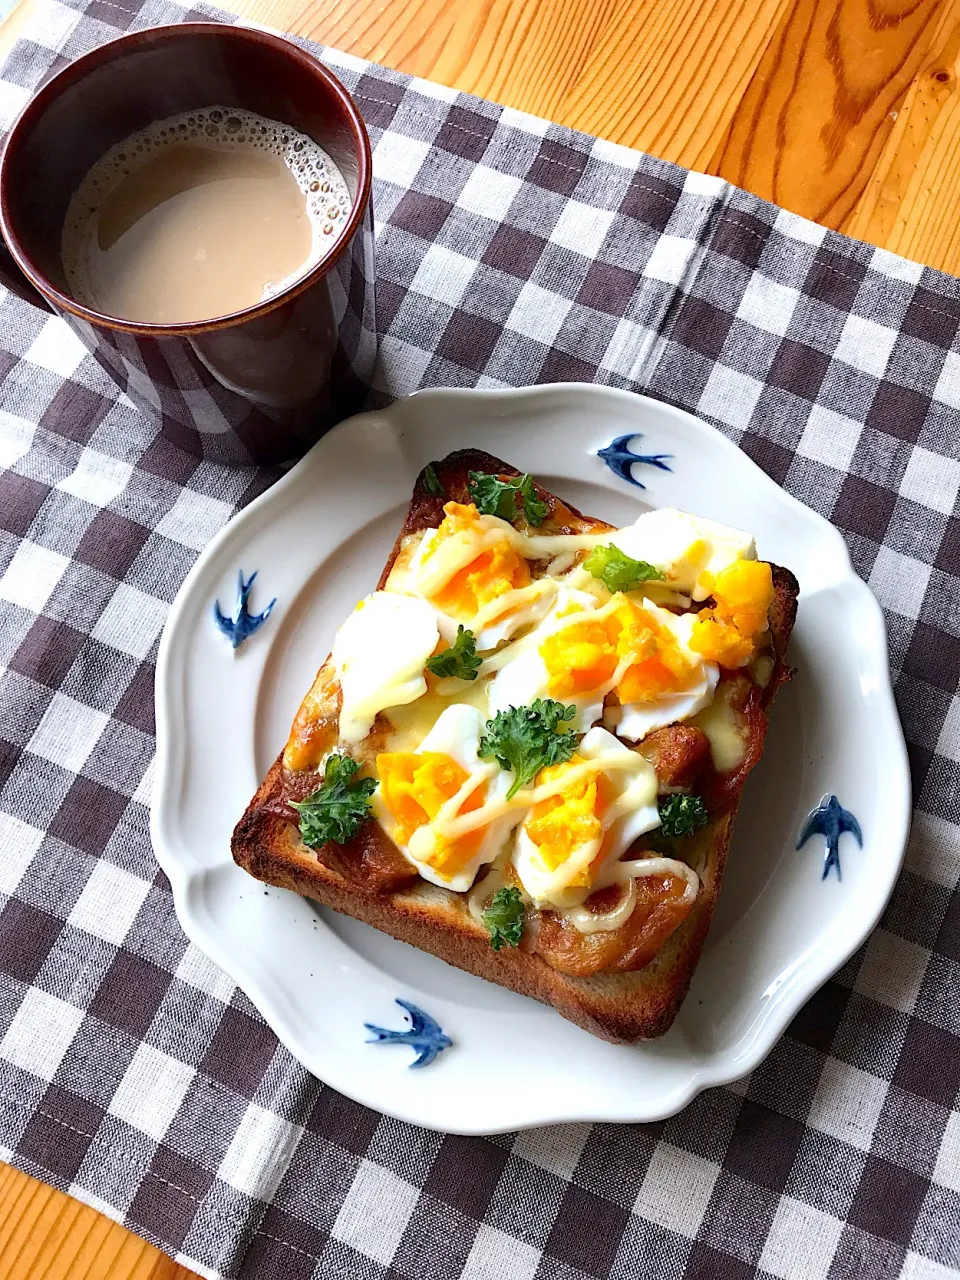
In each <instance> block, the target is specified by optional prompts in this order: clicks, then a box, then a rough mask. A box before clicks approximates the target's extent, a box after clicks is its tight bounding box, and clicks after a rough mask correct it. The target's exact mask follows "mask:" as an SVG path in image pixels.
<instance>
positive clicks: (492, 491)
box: [467, 471, 550, 525]
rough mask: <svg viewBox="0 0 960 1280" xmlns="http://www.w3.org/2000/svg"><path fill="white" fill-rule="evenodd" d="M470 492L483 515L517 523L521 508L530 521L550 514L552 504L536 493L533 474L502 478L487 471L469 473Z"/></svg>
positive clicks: (468, 485)
mask: <svg viewBox="0 0 960 1280" xmlns="http://www.w3.org/2000/svg"><path fill="white" fill-rule="evenodd" d="M467 492H468V493H469V494H470V497H471V499H472V501H473V503H474V505H475V506H476V508H477V510H478V511H479V512H480V514H481V515H482V516H499V517H500V519H501V520H509V521H510V522H511V523H515V522H516V521H517V519H518V518H519V516H520V511H521V508H520V507H518V505H517V501H518V499H519V500H520V502H521V503H522V510H523V514H524V516H526V519H527V524H532V525H540V524H543V522H544V520H545V519H546V518H547V513H548V512H549V510H550V508H549V507H548V506H547V504H546V503H545V502H541V501H540V499H539V498H538V497H537V494H536V490H535V489H534V487H533V477H532V476H529V475H522V476H516V477H515V478H514V479H513V480H501V479H500V477H499V476H491V475H488V474H487V472H486V471H470V472H468V473H467Z"/></svg>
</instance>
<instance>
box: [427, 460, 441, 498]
mask: <svg viewBox="0 0 960 1280" xmlns="http://www.w3.org/2000/svg"><path fill="white" fill-rule="evenodd" d="M423 487H424V488H425V489H426V491H427V493H429V494H430V496H431V498H445V497H446V496H447V491H446V489H445V488H444V487H443V482H442V480H441V479H440V477H439V476H438V475H437V468H436V466H435V465H434V463H432V462H428V463H427V465H426V466H425V467H424V468H423Z"/></svg>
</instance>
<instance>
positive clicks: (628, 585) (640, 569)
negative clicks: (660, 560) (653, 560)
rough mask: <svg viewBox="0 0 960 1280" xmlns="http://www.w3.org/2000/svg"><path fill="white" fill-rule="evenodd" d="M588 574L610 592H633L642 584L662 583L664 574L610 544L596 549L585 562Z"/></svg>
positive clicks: (644, 561)
mask: <svg viewBox="0 0 960 1280" xmlns="http://www.w3.org/2000/svg"><path fill="white" fill-rule="evenodd" d="M583 567H584V569H586V571H587V573H591V574H593V576H594V577H595V578H599V579H600V581H601V582H602V583H603V585H604V586H605V587H606V588H607V590H608V591H633V590H634V589H635V588H636V587H639V585H640V583H641V582H662V581H663V574H662V573H661V572H660V570H659V569H655V568H654V567H653V565H652V564H647V562H646V560H634V559H633V557H632V556H628V555H626V554H625V553H624V552H623V551H621V550H620V548H619V547H615V546H614V545H613V543H610V544H609V545H608V546H605V547H594V549H593V550H592V551H591V552H590V554H589V555H588V556H587V558H586V560H584V562H583Z"/></svg>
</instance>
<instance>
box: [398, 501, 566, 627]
mask: <svg viewBox="0 0 960 1280" xmlns="http://www.w3.org/2000/svg"><path fill="white" fill-rule="evenodd" d="M444 513H445V514H444V518H443V521H442V522H441V524H440V526H439V527H438V528H436V529H428V530H427V532H426V533H425V534H424V535H423V538H422V539H421V541H420V544H419V546H418V547H417V550H416V551H415V553H414V555H413V556H412V558H411V561H410V567H409V570H408V572H407V575H406V578H405V580H404V583H403V590H405V591H411V592H414V593H415V594H417V595H419V596H420V597H421V598H422V599H424V600H426V601H427V602H428V603H429V604H430V605H432V607H433V608H434V610H435V611H436V615H437V624H438V627H439V629H440V634H441V636H442V637H443V638H444V640H446V641H447V643H448V644H452V643H453V641H454V639H455V638H456V634H457V627H458V626H460V625H463V626H464V627H468V628H469V629H470V630H471V631H472V632H473V634H474V637H475V639H476V645H477V648H478V649H479V650H489V649H494V648H496V646H497V645H498V644H501V643H502V642H503V641H504V640H509V639H510V638H511V637H512V636H515V635H516V634H518V632H520V631H521V630H523V629H524V628H527V627H530V626H532V625H534V624H535V623H537V622H539V620H540V619H541V618H542V617H543V616H544V615H545V614H546V613H547V611H548V610H549V608H550V606H551V605H552V603H553V600H554V598H555V595H556V590H557V582H556V579H554V578H551V577H543V578H536V579H534V578H531V575H530V570H529V567H528V566H527V562H526V559H525V558H524V557H523V556H521V555H520V554H519V552H518V550H517V548H516V533H515V531H514V530H513V529H511V527H510V526H509V525H508V524H507V523H506V522H505V521H503V520H498V519H497V518H496V517H495V516H481V515H480V514H479V513H478V511H477V509H476V507H475V506H474V505H473V504H472V503H470V504H463V503H458V502H448V503H447V504H446V506H445V507H444Z"/></svg>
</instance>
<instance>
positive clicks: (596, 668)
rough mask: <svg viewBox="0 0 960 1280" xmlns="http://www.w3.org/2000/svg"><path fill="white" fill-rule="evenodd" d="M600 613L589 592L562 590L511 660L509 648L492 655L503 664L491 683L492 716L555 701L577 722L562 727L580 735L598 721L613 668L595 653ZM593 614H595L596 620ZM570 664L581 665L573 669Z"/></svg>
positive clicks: (600, 618)
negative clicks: (570, 708) (573, 713)
mask: <svg viewBox="0 0 960 1280" xmlns="http://www.w3.org/2000/svg"><path fill="white" fill-rule="evenodd" d="M605 612H606V610H602V609H601V605H600V602H599V600H598V599H597V597H596V596H594V595H592V594H590V592H587V591H575V590H572V589H570V588H568V587H561V588H560V589H559V590H558V592H557V597H556V602H555V605H554V608H553V609H552V611H551V612H550V614H549V615H548V616H547V618H546V619H545V620H544V622H543V623H541V625H540V626H539V627H537V629H536V630H535V631H534V632H533V633H532V634H531V635H530V636H527V637H525V638H524V639H523V640H521V641H519V642H518V645H517V648H516V656H512V655H511V653H510V651H509V650H504V651H503V656H501V654H497V655H496V661H497V662H499V663H500V664H502V665H500V666H499V670H497V671H496V674H495V675H494V677H493V679H492V680H491V682H490V688H489V693H488V698H489V709H490V715H491V717H492V716H495V715H496V714H497V712H498V711H506V710H507V709H508V708H509V707H527V706H529V705H530V704H531V703H532V702H534V701H535V700H536V699H537V698H556V699H557V701H559V702H563V703H564V704H566V705H573V706H575V707H576V709H577V715H576V719H575V720H573V721H571V722H569V723H568V724H566V725H564V728H565V729H569V728H572V729H574V730H575V731H576V732H577V733H585V732H586V731H587V729H589V728H590V726H591V725H592V724H594V723H595V721H597V720H599V719H600V716H601V714H602V711H603V699H604V697H605V695H606V693H607V692H608V689H609V688H610V687H612V685H611V683H610V677H611V676H612V674H613V670H614V669H615V667H616V662H614V663H613V666H612V667H611V666H610V662H609V656H608V655H604V653H602V652H600V651H599V649H600V647H601V646H602V643H605V642H606V636H605V633H604V635H603V636H602V637H600V634H599V631H598V628H600V629H602V616H601V615H602V614H604V613H605ZM594 614H597V615H598V617H597V620H596V621H595V619H594V616H593V615H594ZM594 632H597V634H596V635H595V634H594ZM598 640H599V641H600V645H598ZM545 650H546V652H545ZM595 650H597V652H595ZM551 655H555V661H556V664H557V665H556V667H552V666H549V665H548V659H550V661H551V662H553V661H554V658H553V657H552V656H551ZM504 659H506V660H505V661H504ZM594 659H595V661H594ZM575 662H579V663H580V666H579V667H578V668H576V669H574V667H573V665H572V664H573V663H575ZM608 668H609V670H608ZM567 677H569V678H567Z"/></svg>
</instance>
